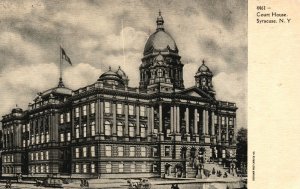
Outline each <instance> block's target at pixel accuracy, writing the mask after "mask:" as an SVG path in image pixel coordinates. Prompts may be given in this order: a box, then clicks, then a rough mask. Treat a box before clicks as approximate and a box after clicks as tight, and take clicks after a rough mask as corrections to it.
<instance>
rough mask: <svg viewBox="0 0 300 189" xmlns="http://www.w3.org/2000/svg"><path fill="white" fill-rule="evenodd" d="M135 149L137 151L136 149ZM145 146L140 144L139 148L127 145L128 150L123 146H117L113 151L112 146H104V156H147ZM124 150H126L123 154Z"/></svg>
mask: <svg viewBox="0 0 300 189" xmlns="http://www.w3.org/2000/svg"><path fill="white" fill-rule="evenodd" d="M137 149H138V150H139V151H137ZM146 150H147V149H146V147H145V146H141V147H139V148H137V147H135V146H130V147H129V151H128V150H126V151H124V146H118V147H116V148H114V151H113V148H112V146H109V145H107V146H105V156H107V157H111V156H114V154H116V155H117V156H119V157H123V156H126V157H128V156H129V157H137V156H139V157H146V156H147V151H146ZM124 152H127V153H125V154H124ZM137 152H138V153H137Z"/></svg>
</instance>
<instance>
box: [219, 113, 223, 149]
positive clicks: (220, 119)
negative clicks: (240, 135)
mask: <svg viewBox="0 0 300 189" xmlns="http://www.w3.org/2000/svg"><path fill="white" fill-rule="evenodd" d="M221 127H222V116H220V115H218V132H219V134H218V143H219V144H221V140H222V136H221V134H222V133H221V131H222V130H221Z"/></svg>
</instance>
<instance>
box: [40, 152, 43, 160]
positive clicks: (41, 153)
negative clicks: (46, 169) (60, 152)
mask: <svg viewBox="0 0 300 189" xmlns="http://www.w3.org/2000/svg"><path fill="white" fill-rule="evenodd" d="M40 154H41V155H40V156H41V160H44V152H40Z"/></svg>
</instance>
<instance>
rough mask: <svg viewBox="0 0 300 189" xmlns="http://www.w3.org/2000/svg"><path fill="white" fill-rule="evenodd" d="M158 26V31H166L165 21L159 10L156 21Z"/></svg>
mask: <svg viewBox="0 0 300 189" xmlns="http://www.w3.org/2000/svg"><path fill="white" fill-rule="evenodd" d="M156 24H157V28H156V30H164V19H163V17H162V16H161V11H160V9H159V11H158V17H157V19H156Z"/></svg>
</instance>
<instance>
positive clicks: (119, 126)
mask: <svg viewBox="0 0 300 189" xmlns="http://www.w3.org/2000/svg"><path fill="white" fill-rule="evenodd" d="M117 136H118V137H121V136H123V124H122V123H121V122H118V123H117Z"/></svg>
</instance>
